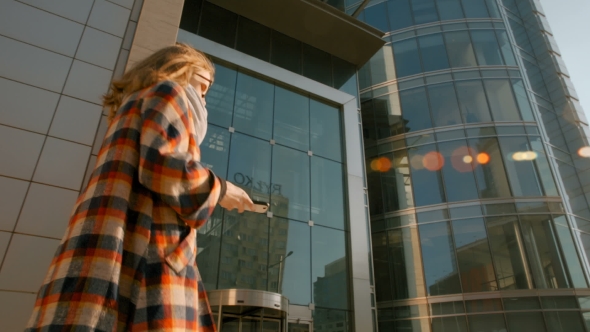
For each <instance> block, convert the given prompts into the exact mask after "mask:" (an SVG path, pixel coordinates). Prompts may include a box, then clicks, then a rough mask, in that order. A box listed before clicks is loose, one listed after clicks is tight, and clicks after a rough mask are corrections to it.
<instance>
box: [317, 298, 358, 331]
mask: <svg viewBox="0 0 590 332" xmlns="http://www.w3.org/2000/svg"><path fill="white" fill-rule="evenodd" d="M316 305H317V304H316ZM349 315H350V314H349V313H348V311H344V310H334V309H324V308H317V307H316V308H315V310H314V311H313V330H314V331H330V330H333V329H334V327H335V326H336V327H338V328H339V329H341V330H342V331H351V330H352V327H351V326H350V324H351V321H350V319H351V318H350V316H349Z"/></svg>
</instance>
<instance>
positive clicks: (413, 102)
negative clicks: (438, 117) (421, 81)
mask: <svg viewBox="0 0 590 332" xmlns="http://www.w3.org/2000/svg"><path fill="white" fill-rule="evenodd" d="M399 97H400V102H401V106H402V115H403V118H404V122H405V127H406V128H407V131H408V132H411V131H417V130H422V129H428V128H432V121H431V120H430V112H429V109H428V98H427V97H426V89H425V88H423V87H422V88H416V89H410V90H404V91H400V93H399Z"/></svg>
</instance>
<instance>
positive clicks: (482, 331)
mask: <svg viewBox="0 0 590 332" xmlns="http://www.w3.org/2000/svg"><path fill="white" fill-rule="evenodd" d="M467 319H468V320H469V330H470V331H473V332H506V324H505V323H504V315H502V314H493V315H470V316H467Z"/></svg>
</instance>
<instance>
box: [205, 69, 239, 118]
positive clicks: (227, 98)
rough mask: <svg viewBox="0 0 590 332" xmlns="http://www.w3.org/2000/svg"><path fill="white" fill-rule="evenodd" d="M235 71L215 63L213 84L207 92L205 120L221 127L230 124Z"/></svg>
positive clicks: (232, 109)
mask: <svg viewBox="0 0 590 332" xmlns="http://www.w3.org/2000/svg"><path fill="white" fill-rule="evenodd" d="M236 75H237V73H236V71H235V70H233V69H229V68H227V67H224V66H222V65H219V64H215V84H213V85H212V86H211V89H210V90H209V92H207V97H206V98H205V100H206V101H207V113H208V115H207V122H209V123H213V124H216V125H220V126H222V127H226V128H228V127H230V126H231V118H232V113H233V111H234V96H235V91H236Z"/></svg>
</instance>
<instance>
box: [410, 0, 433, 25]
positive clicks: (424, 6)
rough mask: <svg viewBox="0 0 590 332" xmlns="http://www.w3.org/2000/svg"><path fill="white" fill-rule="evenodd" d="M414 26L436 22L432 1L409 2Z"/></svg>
mask: <svg viewBox="0 0 590 332" xmlns="http://www.w3.org/2000/svg"><path fill="white" fill-rule="evenodd" d="M410 2H411V4H412V11H413V14H414V15H413V16H414V22H415V24H416V25H418V24H424V23H430V22H434V21H438V14H437V12H436V5H435V4H434V0H411V1H410Z"/></svg>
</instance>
